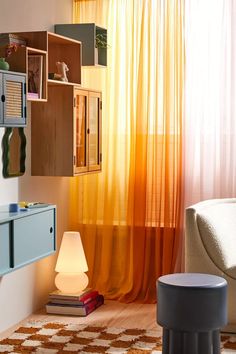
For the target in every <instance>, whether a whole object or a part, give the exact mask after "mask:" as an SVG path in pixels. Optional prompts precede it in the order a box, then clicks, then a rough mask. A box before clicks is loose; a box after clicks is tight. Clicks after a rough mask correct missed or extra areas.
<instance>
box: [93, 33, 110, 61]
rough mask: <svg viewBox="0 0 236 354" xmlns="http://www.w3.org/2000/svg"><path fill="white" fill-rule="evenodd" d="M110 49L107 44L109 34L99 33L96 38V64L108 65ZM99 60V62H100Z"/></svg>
mask: <svg viewBox="0 0 236 354" xmlns="http://www.w3.org/2000/svg"><path fill="white" fill-rule="evenodd" d="M107 48H109V45H108V44H107V34H106V33H97V34H96V37H95V63H96V64H98V63H104V65H106V64H105V63H106V49H107ZM98 58H99V60H98Z"/></svg>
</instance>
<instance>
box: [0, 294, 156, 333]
mask: <svg viewBox="0 0 236 354" xmlns="http://www.w3.org/2000/svg"><path fill="white" fill-rule="evenodd" d="M26 321H59V322H65V323H77V324H88V325H94V326H95V325H99V326H109V327H119V328H120V327H122V328H145V329H150V330H157V329H158V330H160V333H161V328H160V327H159V326H158V325H157V323H156V305H155V304H137V303H131V304H124V303H120V302H117V301H111V300H106V301H105V304H104V305H102V306H101V307H99V308H98V309H96V311H94V312H92V313H91V314H90V315H88V316H86V317H77V316H59V315H52V314H47V313H46V311H45V309H42V310H41V311H39V312H37V313H35V314H32V315H31V316H29V317H28V318H26V319H25V320H24V321H21V322H20V323H18V324H17V325H16V326H14V327H11V328H10V329H9V330H7V331H5V332H3V333H0V339H2V338H6V337H7V336H9V335H10V334H11V333H12V332H14V330H15V329H16V328H17V327H19V326H20V325H21V324H23V323H24V322H26Z"/></svg>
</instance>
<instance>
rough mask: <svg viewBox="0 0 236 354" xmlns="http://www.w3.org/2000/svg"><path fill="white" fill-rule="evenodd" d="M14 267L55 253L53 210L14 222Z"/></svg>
mask: <svg viewBox="0 0 236 354" xmlns="http://www.w3.org/2000/svg"><path fill="white" fill-rule="evenodd" d="M13 244H14V247H13V248H14V267H18V266H21V265H24V264H27V263H31V262H33V261H35V260H37V259H39V258H43V257H45V256H47V255H49V254H51V253H53V252H54V251H55V215H54V210H49V211H45V212H41V213H38V214H35V215H31V217H25V218H21V219H16V220H14V241H13Z"/></svg>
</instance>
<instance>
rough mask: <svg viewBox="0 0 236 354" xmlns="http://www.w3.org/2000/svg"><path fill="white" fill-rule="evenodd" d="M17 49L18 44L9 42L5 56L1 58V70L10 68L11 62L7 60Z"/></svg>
mask: <svg viewBox="0 0 236 354" xmlns="http://www.w3.org/2000/svg"><path fill="white" fill-rule="evenodd" d="M16 51H17V45H16V44H8V45H7V46H6V47H5V56H4V57H1V58H0V70H9V67H10V66H9V63H8V62H7V61H6V59H7V58H8V57H10V55H11V54H12V53H13V52H16Z"/></svg>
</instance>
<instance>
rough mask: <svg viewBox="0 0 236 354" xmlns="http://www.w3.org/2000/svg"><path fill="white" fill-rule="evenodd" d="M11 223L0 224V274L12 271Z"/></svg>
mask: <svg viewBox="0 0 236 354" xmlns="http://www.w3.org/2000/svg"><path fill="white" fill-rule="evenodd" d="M10 263H11V249H10V223H8V222H6V223H4V224H0V274H2V273H7V272H8V271H9V270H10Z"/></svg>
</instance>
